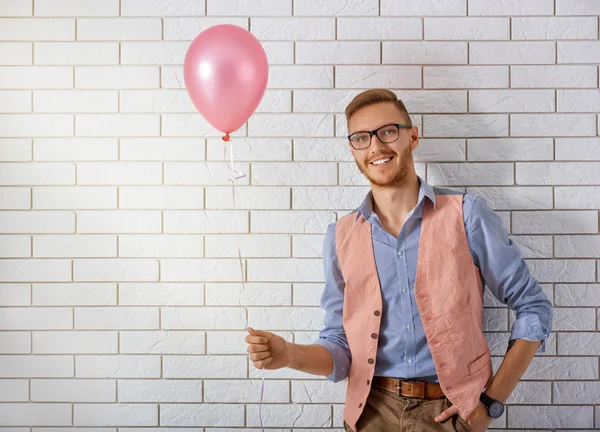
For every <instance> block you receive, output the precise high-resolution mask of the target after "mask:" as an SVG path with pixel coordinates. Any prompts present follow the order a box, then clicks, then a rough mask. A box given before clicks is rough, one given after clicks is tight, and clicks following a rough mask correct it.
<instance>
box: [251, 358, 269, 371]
mask: <svg viewBox="0 0 600 432" xmlns="http://www.w3.org/2000/svg"><path fill="white" fill-rule="evenodd" d="M272 361H273V357H269V358H267V359H264V360H260V361H257V362H254V367H255V368H256V369H263V368H264V367H266V366H267V365H268V364H269V363H271V362H272ZM267 369H268V368H267Z"/></svg>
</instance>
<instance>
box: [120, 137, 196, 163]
mask: <svg viewBox="0 0 600 432" xmlns="http://www.w3.org/2000/svg"><path fill="white" fill-rule="evenodd" d="M120 144H121V145H120V160H122V161H127V160H136V161H149V160H152V161H165V160H169V161H202V160H204V159H205V156H204V153H205V148H206V145H205V142H204V140H202V139H200V140H199V139H197V138H122V139H121V140H120Z"/></svg>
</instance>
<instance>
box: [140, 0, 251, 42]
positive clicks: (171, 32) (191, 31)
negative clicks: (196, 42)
mask: <svg viewBox="0 0 600 432" xmlns="http://www.w3.org/2000/svg"><path fill="white" fill-rule="evenodd" d="M142 1H143V0H142ZM142 1H139V3H140V4H144V5H145V4H147V2H145V1H143V2H142ZM186 3H187V4H190V3H189V2H186ZM162 10H164V7H163V8H162ZM162 10H160V11H157V14H158V15H163V12H162ZM183 15H186V14H183ZM190 15H192V14H190ZM221 24H231V25H235V26H238V27H242V28H243V29H244V30H248V18H237V17H216V18H213V17H201V18H190V17H189V15H188V16H185V17H183V18H182V17H177V18H164V29H165V31H164V39H165V40H185V41H191V40H193V39H195V38H196V36H198V34H200V33H201V32H202V31H204V30H206V29H208V28H210V27H213V26H215V25H221Z"/></svg>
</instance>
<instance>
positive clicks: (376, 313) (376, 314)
mask: <svg viewBox="0 0 600 432" xmlns="http://www.w3.org/2000/svg"><path fill="white" fill-rule="evenodd" d="M373 314H374V315H375V316H379V315H381V312H379V311H375V312H373Z"/></svg>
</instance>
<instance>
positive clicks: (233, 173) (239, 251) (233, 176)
mask: <svg viewBox="0 0 600 432" xmlns="http://www.w3.org/2000/svg"><path fill="white" fill-rule="evenodd" d="M223 141H225V142H228V141H229V134H227V135H225V136H224V137H223ZM229 155H230V163H231V166H230V167H229V168H230V169H231V194H232V199H233V210H234V211H235V210H236V208H237V206H236V200H235V182H236V180H239V179H242V178H244V177H246V174H244V173H242V172H240V171H237V170H236V169H235V161H234V158H233V145H232V144H229ZM234 220H235V219H234ZM235 241H236V246H237V255H238V261H239V263H240V274H241V277H242V292H245V289H246V287H245V284H244V281H245V276H244V264H243V261H242V248H241V247H240V236H239V232H238V229H237V224H236V229H235ZM264 392H265V367H263V369H262V379H261V383H260V404H259V406H258V418H259V420H260V430H261V431H262V432H264V431H265V427H264V425H263V419H262V405H263V395H264Z"/></svg>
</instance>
